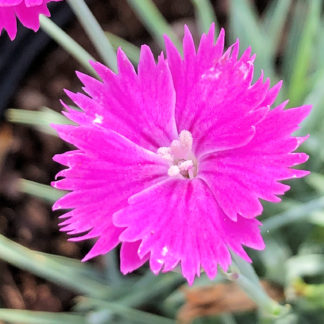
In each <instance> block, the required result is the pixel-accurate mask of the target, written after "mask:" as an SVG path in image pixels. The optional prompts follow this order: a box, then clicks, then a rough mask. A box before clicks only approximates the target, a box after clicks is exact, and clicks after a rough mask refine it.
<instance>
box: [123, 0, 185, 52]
mask: <svg viewBox="0 0 324 324" xmlns="http://www.w3.org/2000/svg"><path fill="white" fill-rule="evenodd" d="M127 2H128V4H129V5H130V7H131V8H132V9H133V10H134V11H135V13H136V14H137V15H138V17H139V18H140V19H141V21H142V22H143V24H144V25H145V26H146V28H147V29H148V31H149V32H150V33H151V35H152V36H153V38H154V39H155V40H156V42H157V43H158V44H160V46H161V48H164V40H163V35H164V34H167V35H168V36H169V37H170V39H171V40H172V41H173V42H174V44H175V45H176V46H177V47H178V49H180V48H181V46H180V43H179V40H178V38H177V36H176V35H175V34H174V32H173V30H172V28H171V27H170V26H169V24H168V22H167V21H166V20H165V18H164V17H163V16H162V14H161V13H160V11H159V10H158V8H157V7H156V6H155V4H154V3H153V1H152V0H127Z"/></svg>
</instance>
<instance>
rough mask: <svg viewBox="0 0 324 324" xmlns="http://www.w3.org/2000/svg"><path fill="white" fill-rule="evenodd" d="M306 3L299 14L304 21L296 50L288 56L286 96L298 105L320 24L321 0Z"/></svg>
mask: <svg viewBox="0 0 324 324" xmlns="http://www.w3.org/2000/svg"><path fill="white" fill-rule="evenodd" d="M307 3H308V5H307V8H305V9H306V14H305V11H304V12H303V13H302V15H301V17H302V19H303V20H304V21H305V23H304V26H303V29H302V31H301V34H300V35H298V36H299V37H298V39H299V40H298V43H297V47H296V52H295V53H291V54H292V56H291V57H290V60H292V62H293V64H292V70H291V74H290V79H289V80H290V81H289V88H288V97H289V98H290V100H291V102H290V103H291V105H292V106H296V105H299V104H300V103H301V100H302V99H303V98H304V96H305V89H306V82H305V80H307V73H308V70H309V67H310V63H311V58H312V49H313V48H314V39H315V36H316V32H317V29H318V27H319V24H320V12H321V1H320V0H313V1H308V2H307ZM297 23H298V22H297Z"/></svg>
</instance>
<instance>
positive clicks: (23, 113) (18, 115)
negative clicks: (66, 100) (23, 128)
mask: <svg viewBox="0 0 324 324" xmlns="http://www.w3.org/2000/svg"><path fill="white" fill-rule="evenodd" d="M6 119H7V120H8V121H9V122H11V123H16V124H23V125H27V126H31V127H34V128H36V129H37V130H40V131H42V132H44V133H46V134H50V135H57V133H56V131H55V130H54V129H53V128H52V127H50V124H73V122H72V121H70V120H68V119H67V118H66V117H65V116H63V115H62V114H60V113H58V112H56V111H54V110H52V109H50V108H47V107H42V108H40V110H27V109H13V108H11V109H7V111H6Z"/></svg>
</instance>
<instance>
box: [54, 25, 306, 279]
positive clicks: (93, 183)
mask: <svg viewBox="0 0 324 324" xmlns="http://www.w3.org/2000/svg"><path fill="white" fill-rule="evenodd" d="M223 46H224V31H223V30H222V31H221V33H220V35H219V37H218V40H217V42H216V44H214V26H212V27H211V29H210V31H209V33H208V34H207V35H203V36H202V38H201V41H200V45H199V48H198V51H196V50H195V46H194V43H193V40H192V36H191V34H190V31H189V30H188V29H187V28H186V29H185V36H184V40H183V52H184V54H183V56H184V57H183V58H181V56H180V54H179V52H178V50H177V49H176V48H175V46H174V45H173V44H172V43H171V41H170V40H169V39H168V38H167V37H166V52H167V59H165V58H164V56H163V54H161V55H160V57H159V59H158V62H157V63H155V61H154V57H153V55H152V52H151V51H150V49H149V47H147V46H145V45H144V46H143V47H142V49H141V57H140V61H139V65H138V73H136V71H135V70H134V67H133V66H132V64H131V63H130V61H129V60H128V59H127V57H126V56H125V54H124V53H123V52H122V51H121V50H119V51H118V67H119V73H118V74H117V75H116V74H114V73H113V72H112V71H111V70H109V69H108V68H107V67H105V66H103V65H101V64H99V63H93V67H94V68H95V70H96V71H97V73H98V75H99V76H100V77H101V79H102V81H98V80H95V79H94V78H92V77H90V76H87V75H85V74H82V73H78V77H79V78H80V80H81V81H82V83H83V84H84V88H83V89H84V91H85V92H86V93H87V95H84V94H82V93H72V92H67V94H68V96H69V97H70V98H71V99H72V100H73V101H74V103H75V104H76V105H77V106H79V107H80V108H81V109H82V110H80V111H79V110H75V109H72V108H70V107H68V106H67V105H65V108H66V110H67V112H64V115H66V116H67V117H68V118H69V119H71V120H72V121H74V122H75V123H76V124H77V126H72V125H58V126H55V128H56V129H57V131H58V133H59V135H60V137H61V138H62V139H64V140H65V141H67V142H69V143H71V144H73V145H74V146H76V150H74V151H69V152H66V153H64V154H61V155H56V156H55V157H54V160H55V161H57V162H59V163H61V164H63V165H65V166H67V167H68V168H67V169H64V170H63V171H61V172H59V173H58V175H57V176H58V177H61V178H62V179H61V180H58V181H56V182H55V183H54V186H55V187H56V188H59V189H63V190H70V191H72V192H70V193H68V194H66V195H65V196H64V197H63V198H61V199H60V200H58V201H57V202H56V203H55V205H54V207H53V208H54V209H55V210H56V209H71V211H69V212H67V213H66V214H65V215H63V216H62V217H63V218H66V220H65V221H63V223H62V224H61V225H62V226H63V227H62V230H64V231H67V232H68V233H69V234H71V235H75V234H76V235H78V237H74V238H72V239H71V240H73V241H78V240H84V239H90V238H98V239H97V241H96V243H95V245H94V246H93V248H92V249H91V251H90V252H89V253H88V254H87V256H86V257H85V258H84V261H85V260H88V259H90V258H93V257H95V256H97V255H100V254H105V253H107V252H109V251H110V250H112V249H113V248H115V247H116V246H117V245H118V244H120V243H121V256H120V258H121V271H122V272H123V273H128V272H131V271H133V270H134V269H137V268H138V267H140V266H141V265H142V264H144V263H145V262H146V261H149V263H150V268H151V270H152V271H153V272H154V273H155V274H157V273H158V272H159V271H163V272H166V271H170V270H172V269H174V268H175V267H176V266H177V265H180V264H181V270H182V273H183V276H184V277H185V278H187V280H188V281H189V283H192V282H193V280H194V278H195V276H196V275H197V276H199V275H200V272H201V269H203V270H204V271H205V272H206V274H207V275H208V277H210V278H214V277H215V276H216V274H217V267H218V265H219V266H220V267H221V268H222V269H224V271H226V270H227V269H228V266H229V265H230V264H231V255H230V252H229V251H230V250H231V251H233V252H234V253H236V254H237V255H239V256H240V257H241V258H243V259H244V260H246V261H249V262H251V260H250V258H249V256H248V255H247V254H246V252H245V251H244V249H243V246H247V247H250V248H253V249H257V250H261V249H263V248H264V242H263V239H262V237H261V234H260V229H259V227H260V225H261V223H260V222H259V221H258V220H257V219H256V217H257V216H258V215H260V214H261V213H262V205H261V203H260V201H259V200H260V199H263V200H268V201H271V202H279V201H280V198H278V195H282V194H283V193H284V192H285V191H287V190H288V189H289V186H288V185H285V184H282V183H280V182H279V181H280V180H284V179H289V178H296V177H303V176H305V175H306V174H308V172H307V171H302V170H296V169H291V168H290V167H291V166H294V165H297V164H300V163H303V162H305V161H306V160H307V155H306V154H305V153H292V152H293V151H294V150H295V149H296V148H297V147H298V146H299V144H300V143H301V142H302V141H303V140H304V139H305V138H298V137H294V136H291V133H292V132H294V131H295V130H296V129H298V124H299V123H300V122H301V121H302V120H303V119H304V118H305V117H306V116H307V115H308V113H309V111H310V107H309V106H303V107H298V108H293V109H284V108H285V106H286V104H287V102H284V103H282V104H280V105H279V106H277V107H275V108H273V109H270V106H271V105H272V104H273V102H274V101H275V98H276V96H277V94H278V92H279V90H280V87H281V82H279V83H278V84H277V85H275V86H274V87H272V88H269V84H270V81H269V80H268V79H267V80H266V81H265V82H264V81H263V76H262V75H261V77H260V78H259V80H258V81H257V82H256V83H254V84H253V85H252V84H251V81H252V77H253V60H254V56H251V50H250V49H247V50H246V51H245V52H244V53H243V55H242V56H241V57H240V58H238V52H239V44H238V42H236V43H235V44H234V45H232V46H231V47H230V48H229V49H228V50H227V51H226V52H225V53H223Z"/></svg>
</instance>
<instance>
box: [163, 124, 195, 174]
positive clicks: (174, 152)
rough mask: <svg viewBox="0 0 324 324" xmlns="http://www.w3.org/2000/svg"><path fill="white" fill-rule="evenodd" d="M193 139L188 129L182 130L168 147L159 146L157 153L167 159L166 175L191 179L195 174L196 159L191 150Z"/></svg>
mask: <svg viewBox="0 0 324 324" xmlns="http://www.w3.org/2000/svg"><path fill="white" fill-rule="evenodd" d="M192 144H193V139H192V135H191V133H190V132H189V131H187V130H183V131H181V132H180V134H179V139H177V140H173V141H172V142H171V145H170V147H165V146H163V147H160V148H159V149H158V151H157V153H158V154H159V155H160V156H161V157H162V158H164V159H166V160H168V161H169V163H170V167H169V169H168V175H169V176H171V177H176V176H182V177H184V178H189V179H192V178H194V177H195V176H196V175H197V160H196V158H195V156H194V154H193V152H192Z"/></svg>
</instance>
